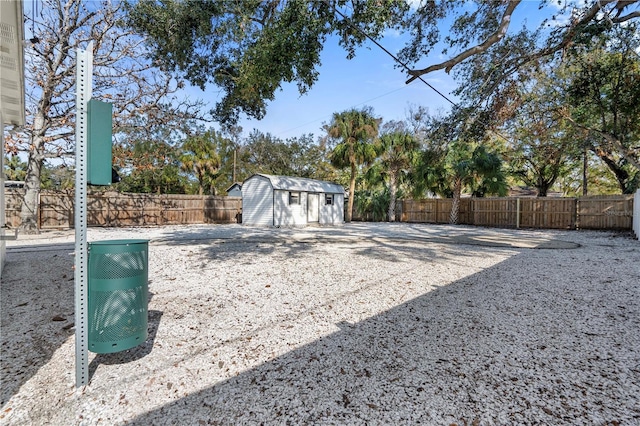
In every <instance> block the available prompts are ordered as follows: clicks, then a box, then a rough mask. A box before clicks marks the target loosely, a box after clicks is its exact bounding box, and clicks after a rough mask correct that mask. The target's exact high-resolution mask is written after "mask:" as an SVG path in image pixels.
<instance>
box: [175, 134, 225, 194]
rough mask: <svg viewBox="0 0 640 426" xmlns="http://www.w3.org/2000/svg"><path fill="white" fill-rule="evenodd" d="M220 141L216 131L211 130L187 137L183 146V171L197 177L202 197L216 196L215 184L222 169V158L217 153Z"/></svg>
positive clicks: (181, 161) (181, 159) (181, 157)
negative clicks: (203, 195) (207, 195)
mask: <svg viewBox="0 0 640 426" xmlns="http://www.w3.org/2000/svg"><path fill="white" fill-rule="evenodd" d="M219 139H220V136H219V135H218V134H217V133H216V132H215V131H213V130H209V131H207V132H205V133H202V134H198V135H194V136H189V137H187V139H186V140H185V141H184V143H183V144H182V150H181V151H182V152H181V154H180V163H181V169H182V171H184V172H186V173H187V174H188V175H189V176H194V177H195V179H196V182H197V185H198V193H199V194H200V195H202V194H204V193H207V194H213V195H216V192H215V186H214V184H215V179H216V177H217V173H218V171H219V169H220V156H219V155H218V153H217V151H216V148H217V146H218V143H217V142H218V140H219Z"/></svg>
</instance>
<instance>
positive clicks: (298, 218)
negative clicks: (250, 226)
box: [243, 187, 307, 226]
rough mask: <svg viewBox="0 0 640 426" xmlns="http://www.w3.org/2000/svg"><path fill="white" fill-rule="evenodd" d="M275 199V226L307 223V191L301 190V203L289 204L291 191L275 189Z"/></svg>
mask: <svg viewBox="0 0 640 426" xmlns="http://www.w3.org/2000/svg"><path fill="white" fill-rule="evenodd" d="M243 192H244V187H243ZM294 192H297V191H294ZM273 201H274V206H275V208H274V210H275V217H274V219H273V225H274V226H304V225H306V224H307V193H306V192H300V204H293V205H289V191H277V190H276V191H274V193H273ZM243 218H244V216H243Z"/></svg>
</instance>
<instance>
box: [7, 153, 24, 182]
mask: <svg viewBox="0 0 640 426" xmlns="http://www.w3.org/2000/svg"><path fill="white" fill-rule="evenodd" d="M26 175H27V163H26V162H24V161H22V160H21V159H20V157H18V156H17V155H11V156H7V155H5V156H4V176H5V178H6V179H7V180H16V181H24V178H25V176H26Z"/></svg>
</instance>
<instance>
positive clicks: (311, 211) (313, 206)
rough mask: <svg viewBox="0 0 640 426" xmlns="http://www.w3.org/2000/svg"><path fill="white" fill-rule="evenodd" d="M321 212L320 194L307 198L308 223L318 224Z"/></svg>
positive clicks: (310, 195)
mask: <svg viewBox="0 0 640 426" xmlns="http://www.w3.org/2000/svg"><path fill="white" fill-rule="evenodd" d="M319 212H320V194H309V195H308V196H307V222H318V216H319Z"/></svg>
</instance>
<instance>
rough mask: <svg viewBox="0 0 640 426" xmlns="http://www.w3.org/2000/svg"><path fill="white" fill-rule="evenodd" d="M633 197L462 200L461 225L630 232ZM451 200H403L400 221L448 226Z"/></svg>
mask: <svg viewBox="0 0 640 426" xmlns="http://www.w3.org/2000/svg"><path fill="white" fill-rule="evenodd" d="M633 198H634V197H633V195H611V196H590V197H581V198H555V197H554V198H524V197H523V198H520V197H518V198H513V197H502V198H463V199H461V200H460V214H459V220H458V223H461V224H466V225H477V226H495V227H502V228H545V229H631V228H632V223H633ZM451 204H452V200H451V199H446V198H445V199H439V198H437V199H436V198H434V199H427V200H417V201H415V200H401V201H399V202H398V206H397V210H398V211H399V212H400V214H399V215H398V217H399V220H400V221H401V222H422V223H449V214H450V212H451Z"/></svg>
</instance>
